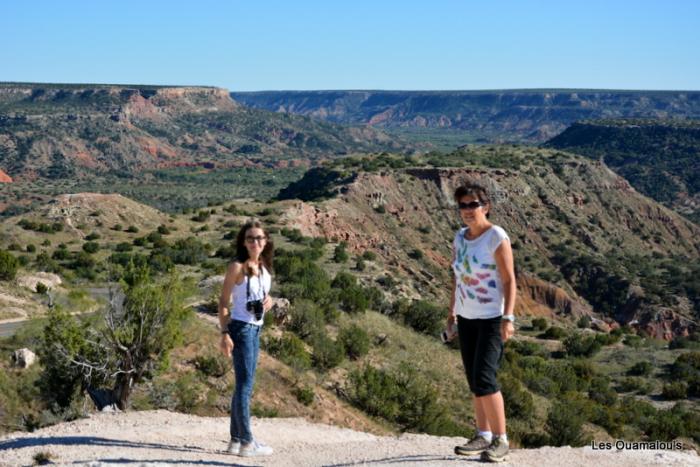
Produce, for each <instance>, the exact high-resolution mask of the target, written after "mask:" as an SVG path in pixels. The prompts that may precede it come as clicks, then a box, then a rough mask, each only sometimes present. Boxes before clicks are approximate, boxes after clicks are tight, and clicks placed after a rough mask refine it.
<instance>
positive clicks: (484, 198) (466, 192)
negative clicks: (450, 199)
mask: <svg viewBox="0 0 700 467" xmlns="http://www.w3.org/2000/svg"><path fill="white" fill-rule="evenodd" d="M465 196H474V197H475V198H476V199H478V200H479V202H480V203H481V204H483V205H485V206H488V207H489V210H488V211H487V212H486V217H488V215H489V214H490V211H491V209H490V208H491V198H490V197H489V192H488V191H486V188H484V187H483V186H481V185H477V184H476V183H469V184H466V185H461V186H458V187H457V189H456V190H455V194H454V198H455V202H456V203H459V200H460V199H462V198H464V197H465Z"/></svg>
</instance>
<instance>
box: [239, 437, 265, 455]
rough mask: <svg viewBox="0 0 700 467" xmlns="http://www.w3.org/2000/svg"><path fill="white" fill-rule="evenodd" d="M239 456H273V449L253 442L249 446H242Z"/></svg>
mask: <svg viewBox="0 0 700 467" xmlns="http://www.w3.org/2000/svg"><path fill="white" fill-rule="evenodd" d="M238 455H239V456H241V457H254V456H271V455H272V448H271V447H270V446H265V445H264V444H260V443H258V442H257V441H255V440H253V441H252V442H250V443H248V444H244V445H242V446H241V450H240V452H239V453H238Z"/></svg>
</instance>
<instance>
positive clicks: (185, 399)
mask: <svg viewBox="0 0 700 467" xmlns="http://www.w3.org/2000/svg"><path fill="white" fill-rule="evenodd" d="M173 389H174V394H175V400H176V405H175V408H176V409H177V410H179V411H181V412H186V413H189V412H192V410H193V409H194V408H195V407H196V406H197V404H198V401H199V398H200V395H201V394H203V393H204V389H205V388H204V385H203V384H202V383H200V382H199V381H198V380H197V377H196V376H195V374H194V373H193V372H191V371H190V372H187V373H184V374H182V375H180V376H178V378H177V379H176V380H175V387H174V388H173Z"/></svg>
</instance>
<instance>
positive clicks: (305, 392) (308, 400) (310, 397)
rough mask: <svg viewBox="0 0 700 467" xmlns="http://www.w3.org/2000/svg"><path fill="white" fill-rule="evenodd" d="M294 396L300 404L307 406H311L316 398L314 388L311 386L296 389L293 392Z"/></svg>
mask: <svg viewBox="0 0 700 467" xmlns="http://www.w3.org/2000/svg"><path fill="white" fill-rule="evenodd" d="M292 394H294V397H296V398H297V400H298V401H299V402H301V403H302V404H304V405H306V406H309V405H311V404H312V403H313V401H314V398H315V397H316V396H315V394H314V388H313V387H311V386H303V387H296V388H294V391H292Z"/></svg>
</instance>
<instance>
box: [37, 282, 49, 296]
mask: <svg viewBox="0 0 700 467" xmlns="http://www.w3.org/2000/svg"><path fill="white" fill-rule="evenodd" d="M48 291H49V288H48V287H47V286H46V284H44V283H43V282H37V283H36V293H38V294H40V295H44V294H45V293H46V292H48Z"/></svg>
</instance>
